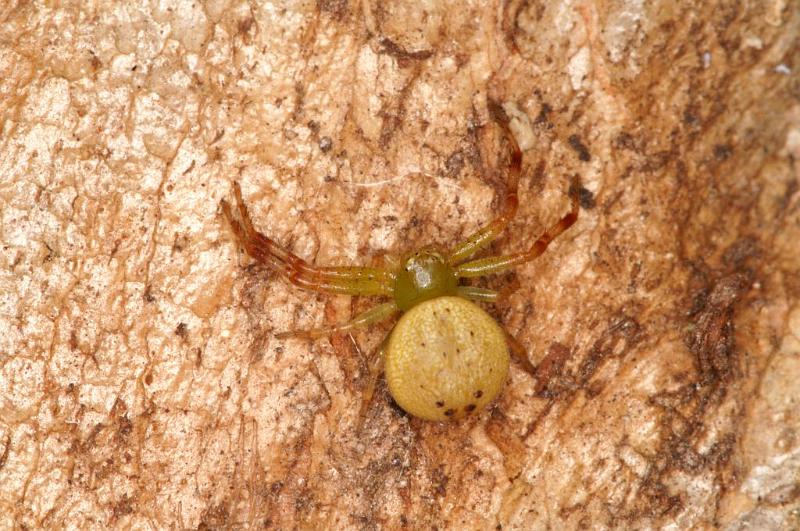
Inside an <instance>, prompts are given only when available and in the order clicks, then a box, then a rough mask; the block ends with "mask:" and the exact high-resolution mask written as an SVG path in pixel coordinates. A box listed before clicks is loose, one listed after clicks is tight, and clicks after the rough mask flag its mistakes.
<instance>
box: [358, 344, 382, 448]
mask: <svg viewBox="0 0 800 531" xmlns="http://www.w3.org/2000/svg"><path fill="white" fill-rule="evenodd" d="M388 340H389V336H388V335H387V336H386V338H385V339H384V340H383V341H382V342H381V344H380V346H378V348H377V349H376V351H375V353H373V354H372V357H371V359H369V360H367V366H368V368H369V376H367V385H365V386H364V390H363V391H362V393H361V407H359V408H358V420H357V421H356V431H357V432H361V427H362V426H363V425H364V419H365V418H366V417H367V411H368V410H369V406H370V405H371V404H372V398H373V397H374V396H375V387H376V386H377V384H378V378H379V377H380V375H381V372H383V365H384V362H385V360H386V342H387V341H388Z"/></svg>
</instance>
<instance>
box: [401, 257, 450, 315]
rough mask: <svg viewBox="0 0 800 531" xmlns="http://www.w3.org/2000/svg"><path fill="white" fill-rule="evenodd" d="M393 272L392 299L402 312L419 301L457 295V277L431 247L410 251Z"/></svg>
mask: <svg viewBox="0 0 800 531" xmlns="http://www.w3.org/2000/svg"><path fill="white" fill-rule="evenodd" d="M395 275H396V276H395V281H394V293H393V295H394V301H395V304H397V309H398V310H400V311H403V312H404V311H406V310H409V309H411V307H413V306H415V305H417V304H419V303H420V302H424V301H427V300H429V299H435V298H436V297H442V296H444V295H455V294H456V286H457V285H458V277H456V273H455V271H454V270H453V268H452V267H450V266H449V265H447V262H446V261H445V259H444V257H443V256H442V255H441V254H440V253H437V252H436V251H434V250H430V249H423V250H421V251H418V252H416V253H414V254H412V255H411V256H409V257H408V258H407V259H406V261H405V263H404V264H403V267H402V268H400V270H399V271H397V272H396V273H395Z"/></svg>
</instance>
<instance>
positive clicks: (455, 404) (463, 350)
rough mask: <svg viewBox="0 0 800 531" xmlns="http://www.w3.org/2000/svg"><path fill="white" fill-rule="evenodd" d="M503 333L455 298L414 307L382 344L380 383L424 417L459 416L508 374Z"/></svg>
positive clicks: (482, 402) (479, 404)
mask: <svg viewBox="0 0 800 531" xmlns="http://www.w3.org/2000/svg"><path fill="white" fill-rule="evenodd" d="M508 362H509V358H508V345H507V343H506V339H505V334H504V332H503V330H502V329H501V328H500V326H499V325H498V324H497V323H496V322H495V321H494V319H492V317H491V316H490V315H489V314H487V313H486V312H485V311H483V310H482V309H481V308H480V307H478V306H477V305H475V304H474V303H472V302H470V301H468V300H466V299H462V298H460V297H438V298H436V299H431V300H429V301H425V302H423V303H420V304H418V305H417V306H414V307H413V308H411V309H410V310H409V311H407V312H406V313H405V314H403V316H402V317H401V318H400V321H398V323H397V325H395V327H394V330H392V332H391V336H390V337H389V342H388V345H387V347H386V382H387V384H388V386H389V392H390V393H391V394H392V396H393V397H394V399H395V401H397V403H398V405H400V407H402V408H403V409H404V410H405V411H407V412H409V413H411V414H412V415H414V416H417V417H420V418H423V419H428V420H448V419H454V418H460V417H463V416H464V415H465V414H468V413H471V412H472V411H477V410H480V409H481V408H483V407H484V406H486V405H487V404H488V403H489V402H491V401H492V400H493V399H494V398H495V397H496V396H497V395H498V393H499V392H500V390H501V389H502V388H503V384H504V383H505V380H506V374H507V373H508Z"/></svg>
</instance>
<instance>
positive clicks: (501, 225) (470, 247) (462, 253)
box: [447, 100, 522, 265]
mask: <svg viewBox="0 0 800 531" xmlns="http://www.w3.org/2000/svg"><path fill="white" fill-rule="evenodd" d="M489 112H490V113H491V115H492V117H493V118H494V120H495V122H497V124H498V125H499V126H500V128H501V129H502V130H503V135H504V136H505V139H506V143H507V144H508V148H509V152H510V160H509V162H508V180H507V182H506V199H505V203H506V204H505V207H504V208H503V212H502V214H500V215H499V216H498V217H497V218H495V219H494V220H493V221H492V222H490V223H489V224H488V225H486V226H485V227H483V228H481V229H479V230H478V231H477V232H475V233H473V234H472V235H470V236H469V237H468V238H467V239H466V240H464V241H463V242H461V243H459V244H458V245H456V247H455V248H454V249H453V250H451V251H450V254H449V255H448V256H447V263H448V264H449V265H455V264H458V263H460V262H462V261H464V260H466V259H467V258H469V257H470V256H472V255H473V254H475V253H476V252H478V251H479V250H481V249H483V248H485V247H486V246H487V245H489V244H490V243H492V241H493V240H494V239H495V238H497V236H498V235H500V233H501V232H503V230H505V228H506V227H507V226H508V224H509V223H510V222H511V220H512V219H514V216H515V215H516V213H517V207H518V206H519V199H518V198H517V187H518V185H519V175H520V172H521V171H522V150H521V149H520V148H519V144H517V139H516V138H514V135H513V134H512V133H511V129H510V128H509V126H508V124H509V121H510V120H509V118H508V115H507V114H506V113H505V111H504V110H503V108H502V107H501V106H500V105H499V104H498V103H496V102H494V101H492V100H489Z"/></svg>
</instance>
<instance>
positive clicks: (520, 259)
mask: <svg viewBox="0 0 800 531" xmlns="http://www.w3.org/2000/svg"><path fill="white" fill-rule="evenodd" d="M569 196H570V198H571V199H572V209H571V210H570V211H569V213H568V214H567V215H566V216H564V217H563V218H561V219H560V220H559V221H558V222H557V223H555V224H554V225H553V226H551V227H550V228H548V229H547V230H546V231H545V232H544V234H542V235H541V236H539V239H537V240H536V241H535V242H534V243H533V245H532V246H531V248H530V249H528V250H527V251H525V252H521V253H514V254H508V255H504V256H490V257H488V258H480V259H478V260H473V261H471V262H467V263H465V264H461V265H459V266H457V267H456V269H455V272H456V276H458V277H459V278H467V277H480V276H483V275H491V274H493V273H501V272H503V271H505V270H507V269H510V268H512V267H514V266H517V265H519V264H523V263H525V262H530V261H531V260H534V259H535V258H537V257H538V256H539V255H541V254H542V253H543V252H545V250H546V249H547V246H548V245H550V242H552V241H553V240H554V239H555V238H556V237H558V236H559V235H560V234H561V233H562V232H564V231H565V230H567V229H568V228H570V227H571V226H572V225H573V224H574V223H575V222H576V221H577V220H578V211H579V209H580V182H579V181H578V179H577V177H576V178H575V179H573V181H572V185H571V186H570V188H569Z"/></svg>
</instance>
